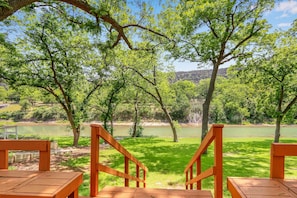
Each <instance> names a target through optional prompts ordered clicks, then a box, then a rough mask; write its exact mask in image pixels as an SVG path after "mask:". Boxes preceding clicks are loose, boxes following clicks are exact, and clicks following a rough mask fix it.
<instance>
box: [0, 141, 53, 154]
mask: <svg viewBox="0 0 297 198" xmlns="http://www.w3.org/2000/svg"><path fill="white" fill-rule="evenodd" d="M48 142H49V141H46V140H0V150H23V151H33V150H38V151H48V145H47V144H48Z"/></svg>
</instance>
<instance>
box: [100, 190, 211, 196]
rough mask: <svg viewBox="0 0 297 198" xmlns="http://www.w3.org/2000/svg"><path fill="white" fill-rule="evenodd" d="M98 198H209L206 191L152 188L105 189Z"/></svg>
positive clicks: (208, 192)
mask: <svg viewBox="0 0 297 198" xmlns="http://www.w3.org/2000/svg"><path fill="white" fill-rule="evenodd" d="M97 197H99V198H137V197H141V198H197V197H201V198H211V197H212V194H211V192H210V191H207V190H178V189H153V188H128V187H105V188H104V189H103V190H102V191H100V192H99V194H98V195H97Z"/></svg>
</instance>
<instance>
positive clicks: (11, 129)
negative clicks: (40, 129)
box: [0, 126, 19, 139]
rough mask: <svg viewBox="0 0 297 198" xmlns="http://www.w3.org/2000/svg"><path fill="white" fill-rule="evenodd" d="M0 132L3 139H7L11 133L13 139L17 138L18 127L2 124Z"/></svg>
mask: <svg viewBox="0 0 297 198" xmlns="http://www.w3.org/2000/svg"><path fill="white" fill-rule="evenodd" d="M0 131H1V132H0V133H1V134H2V135H1V136H2V137H3V139H9V136H11V135H13V136H14V137H15V139H18V138H19V137H18V128H17V126H2V127H0Z"/></svg>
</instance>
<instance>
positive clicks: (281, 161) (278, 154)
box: [270, 143, 297, 179]
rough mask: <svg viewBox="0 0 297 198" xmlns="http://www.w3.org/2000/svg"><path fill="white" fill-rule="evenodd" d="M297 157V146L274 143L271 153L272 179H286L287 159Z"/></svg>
mask: <svg viewBox="0 0 297 198" xmlns="http://www.w3.org/2000/svg"><path fill="white" fill-rule="evenodd" d="M286 156H297V144H289V143H273V144H271V151H270V177H271V178H278V179H284V178H285V157H286Z"/></svg>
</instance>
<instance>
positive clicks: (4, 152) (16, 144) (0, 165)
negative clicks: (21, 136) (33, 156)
mask: <svg viewBox="0 0 297 198" xmlns="http://www.w3.org/2000/svg"><path fill="white" fill-rule="evenodd" d="M9 150H23V151H39V171H49V170H50V153H51V148H50V141H47V140H0V169H8V151H9Z"/></svg>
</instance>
